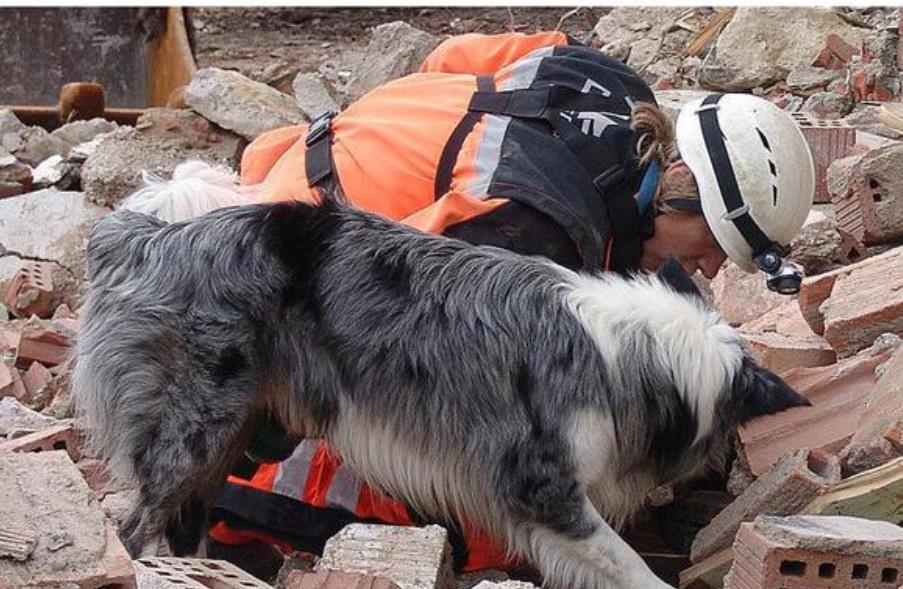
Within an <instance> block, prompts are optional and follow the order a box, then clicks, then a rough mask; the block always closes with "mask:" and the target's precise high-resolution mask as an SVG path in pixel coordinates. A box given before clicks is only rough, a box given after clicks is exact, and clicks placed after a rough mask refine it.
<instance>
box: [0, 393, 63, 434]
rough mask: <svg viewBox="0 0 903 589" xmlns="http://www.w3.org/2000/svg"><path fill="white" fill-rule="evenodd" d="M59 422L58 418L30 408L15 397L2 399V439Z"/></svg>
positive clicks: (0, 429) (0, 408)
mask: <svg viewBox="0 0 903 589" xmlns="http://www.w3.org/2000/svg"><path fill="white" fill-rule="evenodd" d="M58 424H59V421H58V420H56V419H53V418H52V417H48V416H46V415H41V414H40V413H38V412H37V411H33V410H31V409H29V408H28V407H26V406H25V405H23V404H22V403H21V402H19V401H18V400H17V399H15V398H14V397H3V398H2V399H0V439H2V438H3V437H5V436H9V435H12V434H16V433H18V434H21V433H23V432H24V433H33V432H36V431H40V430H45V429H47V428H50V427H53V426H54V425H58Z"/></svg>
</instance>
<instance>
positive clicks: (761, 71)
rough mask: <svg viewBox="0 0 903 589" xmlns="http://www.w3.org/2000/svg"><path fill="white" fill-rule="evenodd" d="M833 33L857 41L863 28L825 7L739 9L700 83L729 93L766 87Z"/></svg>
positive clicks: (805, 60)
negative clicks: (853, 24) (851, 23)
mask: <svg viewBox="0 0 903 589" xmlns="http://www.w3.org/2000/svg"><path fill="white" fill-rule="evenodd" d="M832 33H834V34H837V35H839V36H840V37H841V38H842V39H844V40H845V41H846V42H847V43H850V44H852V45H858V44H859V43H860V42H861V41H862V40H863V39H865V36H866V29H861V28H857V27H854V26H852V25H850V24H849V23H847V22H845V21H844V20H843V19H841V18H840V17H839V16H837V14H836V13H835V12H834V11H833V10H830V9H826V8H814V7H813V8H809V7H804V8H777V7H775V8H772V7H769V8H751V7H740V8H738V9H737V12H736V14H735V15H734V17H733V18H732V19H731V22H730V23H728V25H727V26H726V27H725V28H724V30H723V31H722V32H721V35H720V36H719V37H718V41H717V42H716V43H715V47H714V50H713V51H712V53H711V54H710V55H709V57H710V59H706V61H705V63H704V65H703V68H702V70H701V71H700V78H699V81H700V83H703V84H705V85H707V86H709V87H713V88H718V89H722V90H728V91H742V90H750V89H752V88H755V87H756V86H768V85H770V84H772V83H774V82H777V81H779V80H782V79H784V78H785V77H786V76H787V74H788V73H790V71H791V70H792V69H794V68H796V67H800V66H803V65H807V64H809V63H811V61H812V59H813V58H814V57H815V55H816V54H817V53H818V51H819V50H820V49H821V48H822V47H823V46H824V42H825V38H826V37H827V36H828V35H829V34H832Z"/></svg>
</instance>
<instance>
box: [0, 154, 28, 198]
mask: <svg viewBox="0 0 903 589" xmlns="http://www.w3.org/2000/svg"><path fill="white" fill-rule="evenodd" d="M32 180H33V177H32V174H31V167H29V166H28V165H26V164H23V163H22V162H20V161H19V160H17V159H16V157H15V156H14V155H12V154H11V153H9V152H8V151H6V150H5V149H3V148H2V147H0V199H3V198H9V197H11V196H17V195H19V194H23V193H25V192H28V191H29V190H31V185H32Z"/></svg>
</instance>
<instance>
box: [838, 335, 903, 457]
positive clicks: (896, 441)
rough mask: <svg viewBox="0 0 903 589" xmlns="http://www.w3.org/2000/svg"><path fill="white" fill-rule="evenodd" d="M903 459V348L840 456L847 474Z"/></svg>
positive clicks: (887, 369)
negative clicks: (898, 458) (897, 458)
mask: <svg viewBox="0 0 903 589" xmlns="http://www.w3.org/2000/svg"><path fill="white" fill-rule="evenodd" d="M901 455H903V346H901V347H900V348H898V349H897V352H896V353H895V354H894V356H893V358H891V359H890V361H888V363H887V366H886V367H885V368H884V372H883V374H882V376H881V379H880V380H879V381H878V386H877V387H876V389H875V392H874V393H873V394H872V395H871V397H870V398H869V401H868V405H867V406H866V408H865V410H864V411H863V413H862V417H861V420H860V423H859V424H858V429H857V431H856V433H855V434H854V435H853V439H852V440H850V443H849V445H848V446H847V447H846V448H845V449H844V451H843V454H842V456H841V460H842V464H843V468H844V472H845V473H847V474H853V473H858V472H862V471H865V470H868V469H871V468H875V467H877V466H880V465H882V464H884V463H885V462H888V461H890V460H892V459H894V458H896V457H898V456H901Z"/></svg>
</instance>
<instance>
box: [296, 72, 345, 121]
mask: <svg viewBox="0 0 903 589" xmlns="http://www.w3.org/2000/svg"><path fill="white" fill-rule="evenodd" d="M292 92H293V93H294V95H295V102H297V103H298V106H299V107H300V108H301V111H302V112H303V113H304V116H306V117H307V119H308V120H313V119H315V118H317V117H318V116H320V115H322V114H323V113H325V112H329V111H333V112H338V111H339V110H340V109H341V106H340V104H339V100H338V98H337V97H336V93H335V91H334V90H333V89H332V88H331V87H330V86H329V82H327V81H326V80H324V79H323V76H321V75H319V74H315V73H312V72H302V73H300V74H298V75H297V76H295V79H294V81H292Z"/></svg>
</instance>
